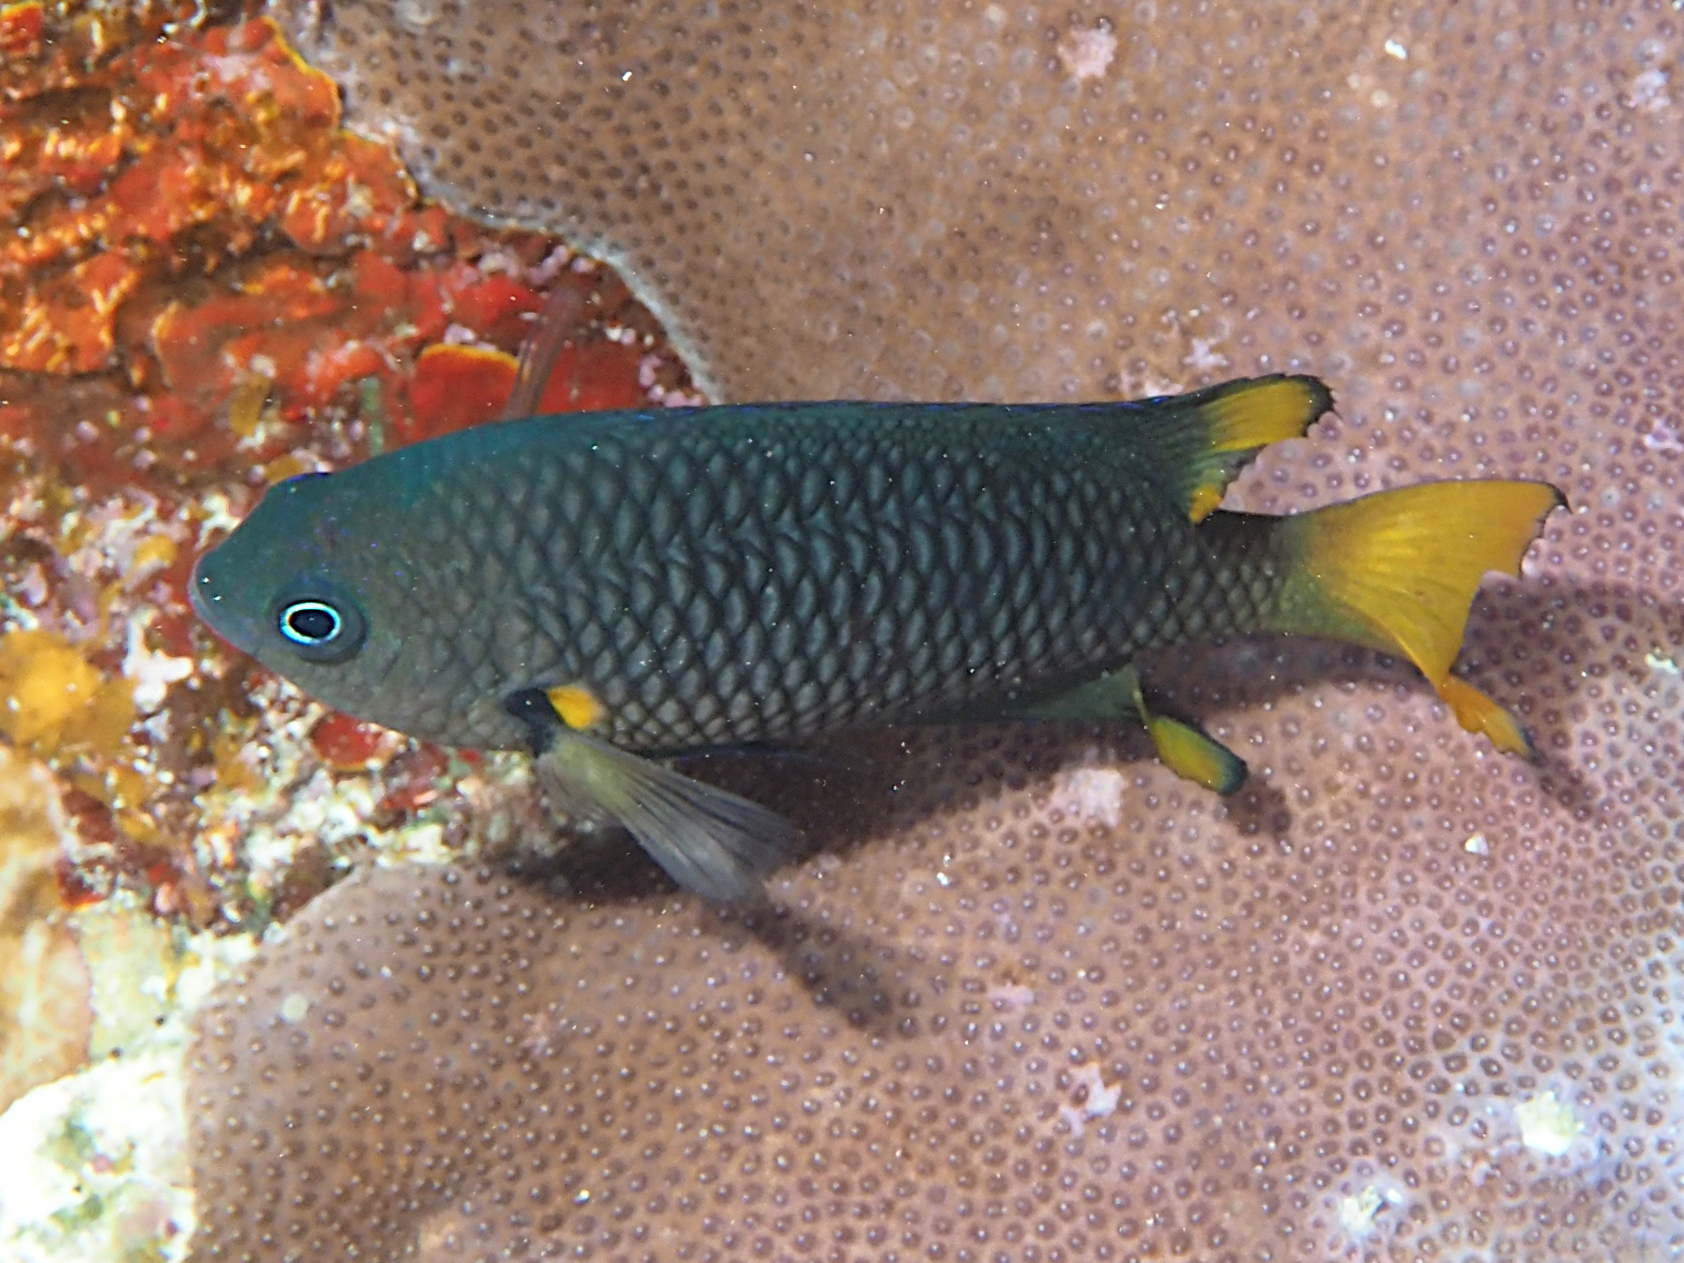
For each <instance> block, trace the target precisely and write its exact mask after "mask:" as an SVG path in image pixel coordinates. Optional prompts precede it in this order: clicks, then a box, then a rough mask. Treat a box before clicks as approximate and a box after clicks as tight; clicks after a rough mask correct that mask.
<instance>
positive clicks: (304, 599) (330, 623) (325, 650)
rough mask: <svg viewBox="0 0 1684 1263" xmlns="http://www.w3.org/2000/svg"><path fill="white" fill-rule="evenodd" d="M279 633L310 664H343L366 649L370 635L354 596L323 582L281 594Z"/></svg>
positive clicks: (277, 609) (294, 587)
mask: <svg viewBox="0 0 1684 1263" xmlns="http://www.w3.org/2000/svg"><path fill="white" fill-rule="evenodd" d="M275 630H276V631H278V632H280V634H281V639H283V640H284V641H286V642H287V647H288V648H289V649H291V650H292V651H293V652H294V653H296V654H297V655H298V656H299V657H300V658H303V659H304V660H305V661H306V662H343V661H345V660H346V659H347V658H349V657H351V656H352V655H353V654H355V653H356V652H357V650H359V649H361V648H362V644H363V637H364V635H365V634H366V633H367V628H366V626H365V624H364V623H363V616H362V611H361V610H359V609H358V608H357V603H356V602H355V601H354V600H352V599H351V597H350V595H349V594H348V593H345V592H342V591H340V590H339V587H338V585H337V584H331V583H328V582H327V581H326V580H319V579H318V580H304V581H300V582H299V583H295V584H293V585H291V587H290V588H289V589H288V591H286V592H284V593H283V594H282V595H281V598H280V600H279V601H277V602H276V604H275Z"/></svg>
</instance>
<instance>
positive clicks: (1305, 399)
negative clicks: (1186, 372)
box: [1184, 377, 1333, 522]
mask: <svg viewBox="0 0 1684 1263" xmlns="http://www.w3.org/2000/svg"><path fill="white" fill-rule="evenodd" d="M1185 400H1186V402H1187V403H1188V404H1190V405H1192V407H1193V409H1194V413H1193V421H1194V424H1195V425H1196V426H1197V427H1198V429H1199V430H1200V432H1201V438H1200V441H1199V443H1198V446H1197V447H1196V448H1195V450H1194V451H1192V452H1191V453H1190V454H1189V463H1190V469H1189V471H1188V477H1187V481H1186V482H1185V484H1184V487H1185V491H1184V495H1185V498H1186V506H1187V516H1188V518H1189V519H1191V520H1192V521H1194V522H1202V521H1204V520H1205V518H1207V517H1209V516H1210V514H1211V513H1212V512H1213V511H1214V510H1215V509H1216V506H1217V505H1219V504H1221V503H1222V493H1223V492H1224V491H1226V490H1227V487H1228V484H1229V483H1230V482H1232V481H1233V480H1234V477H1235V475H1237V474H1238V473H1239V472H1240V470H1242V469H1244V468H1245V466H1246V465H1247V464H1248V463H1249V462H1250V461H1251V459H1252V458H1253V457H1254V456H1256V455H1257V453H1258V452H1259V451H1261V450H1262V449H1263V448H1264V447H1266V446H1268V445H1269V444H1270V443H1278V442H1280V441H1281V440H1282V439H1295V438H1300V437H1302V436H1303V434H1304V432H1305V431H1306V430H1308V429H1309V428H1310V426H1311V425H1312V424H1314V422H1315V421H1316V419H1317V418H1318V417H1320V416H1321V415H1322V414H1323V413H1324V412H1326V411H1327V410H1328V409H1329V408H1331V407H1332V406H1333V394H1332V392H1331V391H1329V390H1328V388H1327V386H1326V385H1325V384H1323V383H1322V382H1321V381H1319V380H1318V379H1317V378H1314V377H1255V378H1250V379H1246V380H1241V381H1232V382H1225V383H1223V384H1222V385H1220V386H1213V387H1211V388H1209V389H1208V390H1204V391H1198V392H1196V393H1195V394H1192V395H1188V396H1186V397H1185Z"/></svg>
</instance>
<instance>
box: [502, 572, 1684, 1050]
mask: <svg viewBox="0 0 1684 1263" xmlns="http://www.w3.org/2000/svg"><path fill="white" fill-rule="evenodd" d="M1608 628H1617V633H1618V637H1620V638H1622V643H1623V645H1625V647H1627V648H1628V652H1627V653H1625V655H1620V653H1615V655H1613V665H1612V667H1610V665H1607V663H1608V652H1607V643H1608V635H1612V633H1610V632H1608ZM1679 647H1684V605H1677V603H1674V605H1667V606H1662V605H1657V603H1655V601H1654V600H1652V598H1640V596H1637V594H1633V593H1630V591H1625V589H1618V588H1612V586H1596V588H1578V589H1563V588H1559V586H1558V588H1553V589H1531V588H1509V589H1504V591H1500V593H1497V594H1494V596H1489V598H1485V600H1482V601H1480V603H1479V605H1477V606H1475V611H1473V618H1472V621H1470V628H1468V642H1467V650H1465V653H1463V658H1462V663H1463V670H1465V672H1467V674H1468V675H1470V679H1473V680H1475V682H1477V684H1479V685H1480V687H1484V689H1487V690H1489V692H1492V694H1494V695H1495V697H1497V699H1499V701H1500V702H1502V704H1504V706H1511V707H1514V709H1516V711H1517V712H1519V714H1521V716H1522V719H1524V722H1526V724H1527V726H1529V729H1531V731H1532V736H1534V741H1536V744H1537V748H1539V754H1541V759H1539V765H1537V766H1536V768H1534V770H1529V771H1526V773H1524V775H1529V776H1536V778H1537V788H1539V791H1541V793H1548V795H1551V797H1553V798H1556V800H1558V802H1561V803H1563V805H1564V807H1568V808H1569V810H1575V812H1576V813H1580V815H1581V817H1583V818H1591V817H1595V815H1598V813H1600V812H1601V810H1603V808H1601V807H1600V803H1603V798H1605V795H1600V793H1598V791H1596V790H1595V786H1591V785H1590V783H1586V781H1585V780H1583V778H1581V776H1580V775H1576V773H1575V771H1573V770H1571V765H1569V761H1568V759H1566V758H1564V751H1568V749H1571V729H1573V726H1575V722H1576V721H1578V722H1583V716H1585V707H1586V699H1583V697H1578V695H1558V692H1556V690H1554V689H1551V685H1548V684H1543V685H1539V684H1537V682H1536V680H1537V677H1539V675H1544V674H1543V672H1539V670H1537V663H1541V662H1543V660H1554V658H1561V657H1563V655H1571V657H1575V658H1576V660H1581V662H1586V663H1603V665H1591V667H1590V669H1588V670H1586V674H1585V675H1581V677H1580V679H1581V682H1583V685H1585V687H1591V685H1593V684H1595V682H1596V680H1598V679H1601V677H1607V675H1613V674H1618V672H1623V674H1625V675H1627V677H1630V679H1632V680H1637V679H1642V677H1644V675H1645V674H1649V672H1650V670H1654V667H1652V663H1654V662H1655V660H1657V658H1654V655H1655V653H1662V655H1664V653H1667V652H1677V648H1679ZM1645 655H1649V657H1645ZM1142 669H1143V675H1145V679H1147V682H1148V690H1150V692H1154V694H1157V695H1159V697H1160V699H1162V701H1164V704H1165V706H1167V707H1169V709H1172V711H1175V712H1179V714H1182V716H1186V717H1191V719H1201V721H1206V722H1209V724H1211V726H1212V729H1214V731H1219V733H1221V731H1224V726H1223V719H1224V717H1229V716H1258V714H1268V711H1270V709H1271V704H1275V702H1276V701H1280V699H1283V697H1290V695H1293V694H1298V692H1302V690H1310V689H1324V687H1327V685H1329V684H1332V685H1335V687H1340V689H1364V687H1367V689H1369V690H1371V692H1376V690H1374V687H1372V685H1381V687H1383V690H1381V692H1378V695H1379V697H1381V699H1383V701H1384V699H1386V695H1388V694H1393V695H1398V697H1401V699H1403V701H1408V699H1410V694H1416V692H1418V694H1430V687H1428V684H1426V682H1425V680H1423V679H1421V677H1420V674H1418V672H1415V669H1413V667H1410V665H1408V663H1404V662H1399V660H1398V658H1391V657H1386V655H1381V653H1372V652H1369V650H1362V648H1354V647H1349V645H1339V643H1330V642H1317V640H1305V638H1282V637H1241V638H1234V640H1229V642H1226V643H1212V645H1194V647H1180V648H1175V650H1169V652H1162V653H1154V655H1148V657H1147V658H1145V660H1143V662H1142ZM1406 709H1415V711H1416V712H1418V707H1406ZM1388 724H1393V726H1394V727H1388ZM1443 724H1445V726H1447V731H1448V733H1457V729H1455V721H1453V719H1452V717H1450V716H1448V714H1447V716H1445V717H1443ZM1376 726H1378V731H1372V733H1356V734H1354V736H1352V741H1354V743H1356V754H1354V756H1356V758H1357V759H1362V758H1367V756H1372V759H1374V761H1376V765H1378V763H1381V761H1383V759H1386V758H1388V756H1389V754H1388V749H1386V746H1388V743H1389V741H1393V739H1394V738H1399V734H1403V736H1406V731H1404V727H1403V726H1396V719H1393V717H1381V719H1379V721H1376ZM1413 739H1416V741H1418V739H1420V733H1416V734H1415V736H1413ZM1455 739H1462V738H1460V736H1458V738H1455ZM1468 739H1473V738H1468ZM1280 741H1283V738H1280V736H1278V734H1276V738H1275V739H1273V741H1271V743H1266V744H1278V743H1280ZM1248 753H1253V758H1256V754H1258V753H1261V754H1263V756H1265V758H1266V759H1270V763H1271V765H1275V763H1280V761H1285V759H1288V758H1290V756H1292V754H1293V751H1290V749H1273V748H1265V749H1261V751H1255V749H1248ZM1152 759H1154V753H1152V746H1150V743H1148V739H1147V738H1145V733H1143V731H1142V729H1140V727H1138V726H1137V724H1127V722H1115V724H1078V722H1046V724H1037V722H1021V724H992V726H951V727H935V726H931V727H884V729H864V731H850V733H845V734H837V736H832V738H827V739H822V741H817V743H813V744H812V746H810V748H807V751H798V753H793V754H781V753H778V754H759V753H746V751H731V753H714V754H707V756H690V758H685V759H680V766H682V770H684V771H685V773H687V775H695V776H701V778H702V780H707V781H712V783H717V785H721V786H724V788H729V790H733V791H736V793H741V795H746V797H749V798H753V800H754V802H759V803H765V805H766V807H771V808H773V810H776V812H781V813H785V815H786V817H790V818H791V820H793V822H795V823H797V825H798V827H800V829H802V835H803V849H802V854H800V855H791V861H793V859H808V857H813V855H820V854H832V855H837V857H845V855H850V854H852V852H855V850H859V849H861V847H864V845H884V847H889V845H893V839H894V837H909V835H916V832H918V830H919V829H921V827H923V825H926V823H930V822H931V820H938V818H941V817H945V815H950V813H958V812H968V810H977V808H987V807H989V802H990V800H1000V798H1004V797H1005V795H1010V793H1022V791H1027V793H1029V795H1031V797H1036V795H1051V793H1052V791H1054V788H1056V785H1058V778H1059V773H1061V771H1066V770H1071V768H1081V766H1091V765H1095V761H1098V765H1100V766H1111V768H1127V766H1130V765H1135V763H1150V761H1152ZM1516 766H1517V768H1526V765H1524V763H1519V761H1516ZM1165 775H1167V773H1165ZM1276 780H1278V776H1276ZM1186 791H1187V795H1191V797H1197V795H1202V793H1206V791H1204V790H1199V788H1197V786H1192V785H1189V786H1187V790H1186ZM1212 802H1214V795H1212ZM1223 810H1224V813H1226V820H1228V823H1229V829H1234V830H1238V832H1241V834H1263V835H1271V837H1282V839H1290V837H1292V834H1293V829H1295V813H1293V810H1292V807H1290V803H1288V798H1287V793H1285V791H1283V788H1282V786H1280V785H1276V783H1273V781H1271V780H1270V778H1268V776H1263V775H1258V770H1256V768H1253V775H1251V778H1250V780H1248V783H1246V786H1243V788H1241V790H1239V791H1238V793H1236V795H1231V797H1229V798H1228V800H1226V802H1224V805H1223ZM1120 845H1128V842H1127V840H1123V842H1120ZM891 862H894V861H891ZM515 872H517V874H522V876H525V877H527V879H532V881H547V882H552V886H554V887H556V889H564V891H566V893H568V894H569V896H571V898H578V899H583V901H588V903H596V904H613V903H623V901H632V899H645V898H663V896H667V894H670V893H672V889H674V887H672V882H670V879H669V877H667V876H665V874H663V872H662V871H660V869H658V867H657V866H655V864H653V862H652V861H650V859H648V857H647V855H643V852H642V850H640V849H638V847H637V844H635V842H633V840H632V839H630V835H626V834H621V832H613V830H610V832H606V834H598V835H591V837H589V839H584V840H583V842H578V844H574V845H569V847H566V849H564V850H562V852H561V854H559V855H554V857H551V859H546V861H536V859H527V861H524V862H517V864H515ZM714 916H716V918H717V921H716V925H717V928H719V931H721V935H726V936H729V935H733V933H746V935H748V936H751V938H754V940H758V941H759V943H761V945H763V946H766V948H768V950H770V951H771V953H773V955H775V957H776V958H778V960H780V963H781V967H783V968H785V972H786V973H788V975H790V977H791V978H795V980H798V982H800V983H802V987H803V989H805V990H807V992H808V994H810V995H812V997H813V1000H815V1004H818V1005H823V1007H830V1009H834V1010H837V1012H840V1014H842V1015H844V1017H845V1019H847V1021H849V1022H850V1024H852V1026H855V1027H861V1029H866V1031H869V1032H871V1034H872V1036H877V1037H884V1039H894V1037H911V1036H914V1034H916V1032H918V1029H919V1022H921V1021H928V1015H926V1014H921V1010H919V1009H921V1002H923V997H928V994H930V990H931V987H930V980H928V978H919V967H918V962H916V960H911V958H908V955H906V953H904V951H898V950H896V948H894V946H889V945H886V943H881V941H877V940H874V938H872V936H871V935H869V933H864V931H861V930H855V928H850V926H839V925H835V923H834V921H832V919H825V918H817V916H815V914H812V913H810V909H808V908H803V906H797V904H793V903H780V901H778V899H775V898H771V896H768V898H766V899H763V901H761V903H758V904H756V906H753V908H748V909H736V911H721V913H716V914H714Z"/></svg>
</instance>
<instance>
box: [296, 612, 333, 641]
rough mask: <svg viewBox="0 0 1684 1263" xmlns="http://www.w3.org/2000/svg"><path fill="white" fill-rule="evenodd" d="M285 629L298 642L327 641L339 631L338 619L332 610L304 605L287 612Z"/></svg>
mask: <svg viewBox="0 0 1684 1263" xmlns="http://www.w3.org/2000/svg"><path fill="white" fill-rule="evenodd" d="M287 628H288V630H290V631H291V632H292V634H293V635H295V636H297V637H298V638H299V639H300V640H327V639H329V638H331V637H332V635H333V633H334V632H336V631H338V630H339V619H338V618H336V617H335V616H334V614H333V611H332V610H326V609H323V608H322V607H321V606H319V605H306V606H305V607H304V608H303V609H297V610H289V611H288V612H287Z"/></svg>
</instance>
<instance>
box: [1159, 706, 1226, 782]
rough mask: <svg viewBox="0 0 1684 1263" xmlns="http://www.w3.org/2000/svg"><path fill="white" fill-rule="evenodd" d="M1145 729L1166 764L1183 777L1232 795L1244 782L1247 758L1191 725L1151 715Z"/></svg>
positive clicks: (1166, 717) (1163, 716)
mask: <svg viewBox="0 0 1684 1263" xmlns="http://www.w3.org/2000/svg"><path fill="white" fill-rule="evenodd" d="M1146 731H1147V732H1148V733H1149V734H1151V737H1152V744H1153V745H1154V746H1156V747H1157V750H1158V757H1159V758H1160V759H1162V760H1163V761H1164V766H1165V767H1167V768H1168V769H1169V770H1170V771H1172V772H1174V773H1175V774H1176V775H1177V776H1179V777H1181V778H1182V779H1183V780H1188V781H1192V782H1194V783H1195V784H1198V785H1203V786H1204V787H1205V788H1206V789H1208V790H1213V791H1215V792H1216V793H1218V794H1232V793H1233V792H1234V791H1235V790H1237V789H1238V788H1239V787H1240V786H1241V785H1244V784H1245V778H1246V772H1247V768H1246V765H1245V760H1244V759H1242V758H1240V756H1239V755H1237V754H1235V753H1234V752H1233V751H1232V750H1230V749H1229V748H1228V747H1227V746H1225V745H1223V744H1222V743H1221V742H1220V741H1215V740H1212V739H1211V738H1210V737H1207V736H1205V735H1204V733H1202V732H1200V731H1199V730H1198V729H1197V728H1194V727H1193V726H1192V725H1190V724H1184V723H1182V722H1181V721H1180V720H1179V719H1170V718H1169V717H1168V716H1165V715H1148V716H1146Z"/></svg>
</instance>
